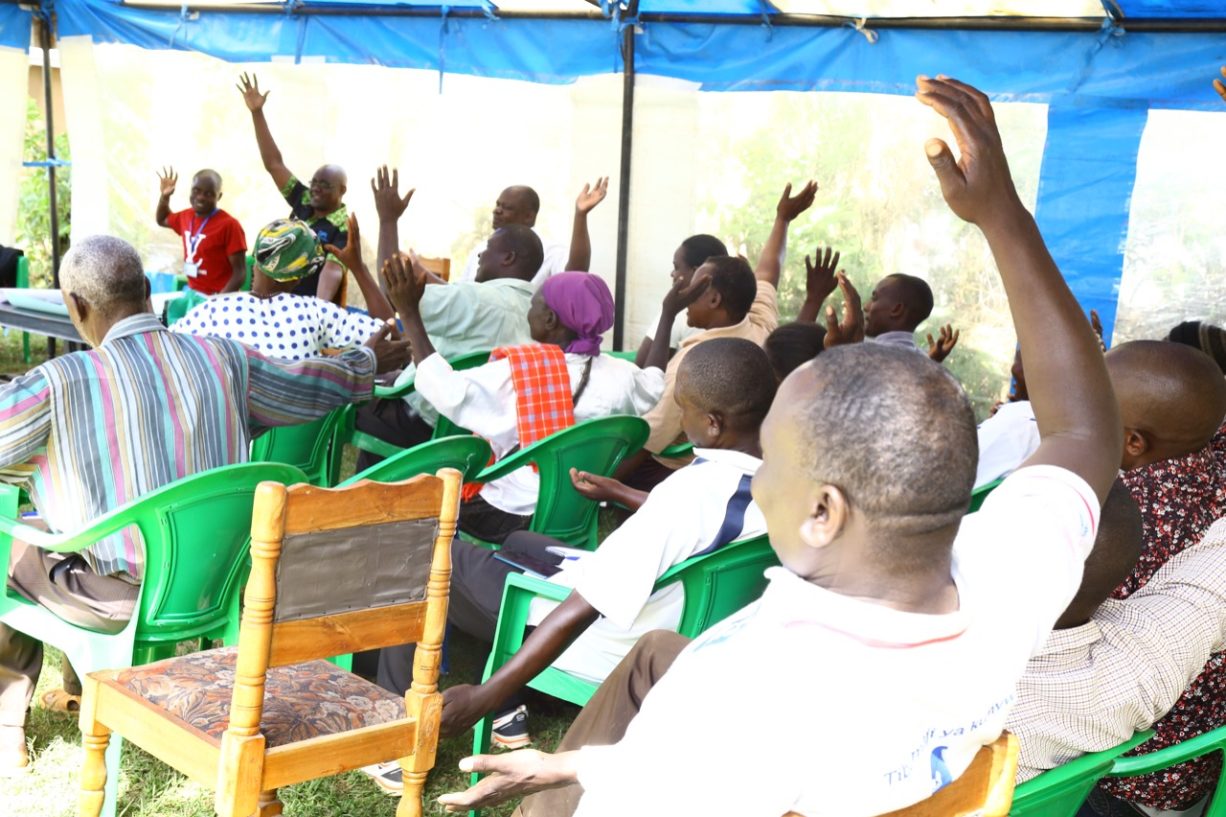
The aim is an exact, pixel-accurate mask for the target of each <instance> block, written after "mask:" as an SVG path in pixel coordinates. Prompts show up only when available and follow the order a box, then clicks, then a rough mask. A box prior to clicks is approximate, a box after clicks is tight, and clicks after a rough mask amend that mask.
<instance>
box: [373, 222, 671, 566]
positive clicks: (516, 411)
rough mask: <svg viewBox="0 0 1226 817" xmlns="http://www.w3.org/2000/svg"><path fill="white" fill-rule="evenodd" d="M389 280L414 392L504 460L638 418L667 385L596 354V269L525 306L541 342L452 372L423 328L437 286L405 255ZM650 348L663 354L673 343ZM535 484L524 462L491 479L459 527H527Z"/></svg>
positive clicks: (602, 300)
mask: <svg viewBox="0 0 1226 817" xmlns="http://www.w3.org/2000/svg"><path fill="white" fill-rule="evenodd" d="M521 229H522V228H521ZM384 277H385V278H386V280H387V287H388V295H389V296H390V297H391V300H392V305H393V306H395V307H396V309H397V311H398V312H399V314H400V317H401V319H402V320H403V321H404V329H405V335H406V337H407V338H408V339H409V341H410V343H411V347H412V350H413V362H414V363H415V364H416V365H417V379H416V383H417V391H418V392H419V393H420V394H421V396H422V397H423V398H424V399H426V400H428V401H429V402H430V403H431V404H432V405H433V406H434V407H435V408H436V409H438V411H439V413H440V414H442V415H443V416H445V417H446V418H447V419H449V420H451V421H452V422H453V423H455V424H456V425H458V426H460V427H461V428H467V429H471V430H472V431H473V433H475V434H478V435H480V436H481V437H484V438H485V439H487V440H489V443H490V446H491V448H492V449H493V453H494V456H495V457H496V458H498V459H502V458H503V457H505V456H506V455H507V454H509V453H511V452H512V451H514V450H518V449H519V448H521V447H526V446H529V445H531V444H532V443H534V442H536V441H537V440H540V439H543V438H545V437H547V436H549V435H550V434H552V433H554V432H555V431H559V430H561V429H563V428H567V427H569V426H571V425H574V424H575V423H576V422H580V421H583V420H590V419H592V418H595V417H607V416H609V415H611V414H634V415H641V414H642V413H643V412H645V411H647V409H648V408H650V407H651V406H652V405H654V404H655V403H656V401H657V400H659V397H660V393H661V392H662V391H663V388H664V373H663V371H662V370H661V369H662V365H661V364H660V363H659V362H657V363H656V364H655V365H653V366H651V367H649V368H647V369H640V368H638V367H637V366H635V365H634V364H633V363H631V362H630V361H627V360H620V359H618V358H614V357H610V356H609V355H602V354H601V353H600V339H601V335H602V334H603V333H604V332H605V331H607V330H608V329H609V327H610V326H612V325H613V296H612V295H611V294H610V293H609V288H608V286H607V285H606V284H605V282H604V281H603V280H601V279H600V277H599V276H596V275H592V274H591V273H587V272H564V273H560V274H558V275H554V276H553V277H551V278H550V279H549V280H547V281H546V282H545V283H544V284H542V285H541V288H540V289H539V290H537V292H536V294H535V295H534V296H532V308H531V309H530V310H529V311H528V324H529V326H530V327H531V330H532V339H533V341H535V343H530V344H524V345H521V346H510V347H501V348H499V349H495V350H494V352H493V354H492V355H491V360H490V362H489V363H487V364H485V365H484V366H479V367H477V368H475V369H468V370H466V371H456V370H454V369H452V368H451V365H450V364H449V363H448V362H447V361H446V359H444V358H443V357H442V355H439V354H437V353H436V352H435V349H434V345H433V343H432V341H431V339H430V336H429V333H428V332H427V331H426V328H425V322H424V319H423V315H422V311H421V306H422V303H423V302H424V301H425V299H426V297H427V295H428V293H429V292H430V290H432V289H437V288H438V287H437V286H427V285H426V279H425V275H424V273H423V272H422V271H414V270H411V269H410V270H405V268H404V264H403V261H402V259H401V257H400V256H395V257H393V258H392V259H391V261H390V262H389V263H388V265H387V266H386V268H385V269H384ZM653 354H657V357H659V359H660V360H662V359H663V355H664V354H667V350H666V349H664V351H662V352H658V353H653ZM539 482H540V481H539V478H538V476H537V474H536V472H535V471H533V469H532V468H530V467H526V466H525V467H524V468H520V469H518V470H516V471H513V472H512V473H510V474H508V475H507V476H505V477H503V478H501V479H498V480H495V481H493V482H490V483H487V484H486V485H485V486H484V487H483V488H482V489H481V492H480V493H479V494H478V495H477V496H475V497H472V498H470V499H468V500H467V501H465V502H464V504H463V505H462V506H461V508H460V530H462V531H464V532H466V533H468V534H470V535H472V536H475V537H477V538H479V539H484V540H486V541H490V542H496V543H501V542H502V541H503V540H504V539H506V537H507V535H508V534H510V533H513V532H514V531H517V530H522V529H524V528H527V527H528V524H529V522H530V521H531V519H532V513H533V512H534V511H535V510H536V498H537V491H538V488H539Z"/></svg>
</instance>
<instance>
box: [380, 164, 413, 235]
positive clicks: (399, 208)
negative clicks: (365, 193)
mask: <svg viewBox="0 0 1226 817" xmlns="http://www.w3.org/2000/svg"><path fill="white" fill-rule="evenodd" d="M370 192H372V193H374V195H375V212H376V213H378V214H379V222H380V223H386V222H392V223H395V222H397V221H399V220H400V217H401V216H403V215H404V211H405V209H406V208H408V206H409V201H410V200H411V199H412V198H413V194H414V193H416V192H417V188H416V187H414V188H412V189H410V190H409V192H407V193H405V194H404V198H401V197H400V170H399V168H392V171H391V174H390V175H389V174H388V171H387V165H383V166H381V167H380V168H378V169H377V170H376V171H375V177H374V178H373V179H371V180H370Z"/></svg>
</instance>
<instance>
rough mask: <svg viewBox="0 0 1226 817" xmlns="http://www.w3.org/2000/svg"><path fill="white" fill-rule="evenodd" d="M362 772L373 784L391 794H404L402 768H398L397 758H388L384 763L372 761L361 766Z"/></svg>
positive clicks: (397, 795)
mask: <svg viewBox="0 0 1226 817" xmlns="http://www.w3.org/2000/svg"><path fill="white" fill-rule="evenodd" d="M362 772H363V773H364V774H366V775H368V776H369V777H370V779H371V780H374V781H375V785H376V786H378V787H379V788H381V789H383V790H384V791H385V792H387V793H388V794H391V795H395V796H396V797H399V796H400V795H402V794H404V770H403V769H401V768H400V761H399V760H389V761H387V762H386V763H374V764H371V765H370V766H363V767H362Z"/></svg>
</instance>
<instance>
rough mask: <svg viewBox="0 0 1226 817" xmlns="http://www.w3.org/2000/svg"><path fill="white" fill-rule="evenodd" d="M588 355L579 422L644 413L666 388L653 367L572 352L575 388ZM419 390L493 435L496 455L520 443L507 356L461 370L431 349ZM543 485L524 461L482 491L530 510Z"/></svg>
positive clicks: (506, 505)
mask: <svg viewBox="0 0 1226 817" xmlns="http://www.w3.org/2000/svg"><path fill="white" fill-rule="evenodd" d="M588 360H591V361H592V373H591V377H590V378H589V379H588V384H587V389H585V390H584V392H583V395H582V396H581V397H580V398H579V402H578V403H576V404H575V422H580V421H583V420H591V419H593V418H596V417H608V416H609V415H610V414H633V415H641V414H643V413H644V412H645V411H647V410H648V409H649V408H651V407H652V406H654V405H655V404H656V401H658V400H659V399H660V395H661V394H662V393H663V391H664V372H662V371H660V370H659V369H657V368H655V367H652V368H649V369H640V368H639V367H637V366H635V365H634V364H633V363H632V362H630V361H628V360H620V359H618V358H615V357H610V356H609V355H596V356H594V357H591V358H589V357H587V356H586V355H574V354H569V353H568V354H567V355H566V369H567V371H568V372H569V373H570V383H571V393H572V394H573V393H574V391H575V389H577V388H578V387H579V383H580V381H581V380H582V379H583V369H584V366H585V365H586V364H587V361H588ZM417 391H418V392H419V393H420V394H421V396H422V397H423V398H425V399H426V400H428V401H430V403H432V404H433V405H434V407H435V408H436V409H438V411H439V413H440V414H442V415H443V416H444V417H446V418H447V419H449V420H451V422H453V423H455V424H456V425H458V426H460V427H461V428H467V429H469V430H470V431H472V432H473V433H475V434H477V435H479V436H481V437H484V438H485V439H486V440H489V443H490V448H491V449H492V450H493V452H494V456H495V458H497V459H502V458H503V456H505V455H506V453H507V452H508V451H509V450H511V449H512V448H514V447H515V446H516V445H518V444H519V433H518V431H517V429H516V418H517V415H516V411H515V386H514V384H513V383H512V381H511V363H510V361H509V360H507V359H506V358H503V359H502V360H494V361H490V362H489V363H487V364H485V365H484V366H479V367H477V368H475V369H466V370H464V371H460V372H457V371H455V370H454V369H452V368H451V365H450V364H448V363H447V361H446V360H445V359H444V358H443V356H442V355H437V354H435V355H430V357H428V358H426V359H425V360H423V361H422V362H421V365H420V366H418V367H417ZM539 485H540V478H539V476H538V475H537V473H536V472H535V471H533V470H532V469H531V468H529V467H527V466H525V467H523V468H520V469H517V470H515V471H512V472H511V473H510V474H508V475H507V476H505V477H503V478H502V479H498V480H495V481H493V482H490V483H487V484H486V486H485V488H483V489H482V491H481V497H482V498H483V499H484V500H485V501H486V502H488V503H489V504H491V505H493V506H494V507H495V508H498V509H499V510H501V511H505V512H506V513H513V514H519V515H521V516H528V515H530V514H531V513H532V512H533V511H535V510H536V495H537V489H538V487H539Z"/></svg>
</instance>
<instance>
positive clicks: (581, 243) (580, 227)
mask: <svg viewBox="0 0 1226 817" xmlns="http://www.w3.org/2000/svg"><path fill="white" fill-rule="evenodd" d="M608 194H609V177H608V176H602V177H600V178H599V179H597V180H596V184H595V185H587V184H585V185H583V190H582V191H581V192H580V193H579V197H578V198H577V199H575V221H574V224H573V225H572V226H571V228H570V256H569V257H568V258H567V259H566V269H567V270H579V271H580V272H587V271H588V270H589V269H591V266H592V237H591V236H590V235H588V231H587V214H588V213H590V212H592V210H594V209H595V208H596V205H597V204H600V203H601V202H602V201H604V197H605V196H607V195H608Z"/></svg>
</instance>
